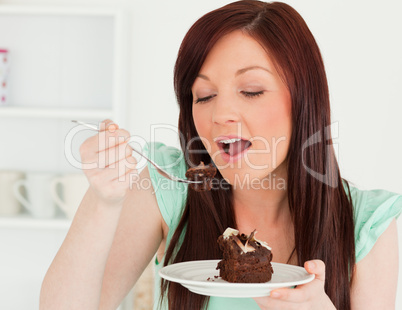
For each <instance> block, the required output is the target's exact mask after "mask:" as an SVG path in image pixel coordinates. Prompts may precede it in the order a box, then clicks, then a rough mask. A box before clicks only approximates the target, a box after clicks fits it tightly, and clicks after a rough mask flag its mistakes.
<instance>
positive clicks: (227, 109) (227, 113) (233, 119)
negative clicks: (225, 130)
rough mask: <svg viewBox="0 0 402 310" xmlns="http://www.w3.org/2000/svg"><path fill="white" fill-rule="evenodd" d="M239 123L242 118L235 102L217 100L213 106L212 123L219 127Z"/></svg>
mask: <svg viewBox="0 0 402 310" xmlns="http://www.w3.org/2000/svg"><path fill="white" fill-rule="evenodd" d="M239 121H240V116H239V111H238V109H237V108H236V103H235V100H230V98H216V100H215V102H214V106H213V112H212V122H213V123H214V124H218V125H225V124H231V123H238V122H239Z"/></svg>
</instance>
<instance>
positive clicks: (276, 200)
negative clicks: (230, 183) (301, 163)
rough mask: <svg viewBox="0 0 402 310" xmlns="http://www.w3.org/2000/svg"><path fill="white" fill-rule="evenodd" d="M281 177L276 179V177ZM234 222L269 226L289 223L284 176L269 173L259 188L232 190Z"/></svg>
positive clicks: (246, 187) (249, 187)
mask: <svg viewBox="0 0 402 310" xmlns="http://www.w3.org/2000/svg"><path fill="white" fill-rule="evenodd" d="M279 175H280V176H281V177H278V176H279ZM233 198H234V210H235V215H236V221H237V222H238V223H239V220H240V219H241V221H242V222H243V223H244V222H250V223H251V224H252V225H256V224H258V223H261V224H263V223H264V224H269V225H271V226H277V225H280V223H283V221H289V219H290V212H289V204H288V191H287V184H286V178H285V177H284V174H281V173H279V174H276V173H271V174H270V175H268V176H267V177H266V178H265V179H264V180H262V182H261V183H260V184H259V186H251V185H250V186H244V187H243V188H239V189H234V190H233Z"/></svg>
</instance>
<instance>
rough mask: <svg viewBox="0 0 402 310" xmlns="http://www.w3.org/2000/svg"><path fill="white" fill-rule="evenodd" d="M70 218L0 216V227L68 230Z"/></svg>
mask: <svg viewBox="0 0 402 310" xmlns="http://www.w3.org/2000/svg"><path fill="white" fill-rule="evenodd" d="M70 225H71V220H68V219H36V218H32V217H28V216H22V215H21V216H15V217H0V229H1V228H9V229H10V228H11V229H50V230H54V229H60V230H68V229H69V227H70Z"/></svg>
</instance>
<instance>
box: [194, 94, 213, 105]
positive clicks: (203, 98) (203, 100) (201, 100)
mask: <svg viewBox="0 0 402 310" xmlns="http://www.w3.org/2000/svg"><path fill="white" fill-rule="evenodd" d="M215 96H216V95H211V96H207V97H202V98H197V99H196V100H195V103H203V102H207V101H209V100H211V99H212V98H213V97H215Z"/></svg>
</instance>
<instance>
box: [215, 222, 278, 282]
mask: <svg viewBox="0 0 402 310" xmlns="http://www.w3.org/2000/svg"><path fill="white" fill-rule="evenodd" d="M255 233H256V231H255V230H254V231H253V232H252V233H251V234H250V235H245V234H239V231H238V230H236V229H233V228H227V229H226V230H225V232H224V233H223V235H221V236H219V238H218V244H219V247H220V249H221V250H222V251H223V259H222V260H221V261H220V262H219V263H218V266H217V268H216V269H219V275H220V276H221V277H222V279H223V280H226V281H228V282H235V283H263V282H268V281H270V280H271V278H272V273H273V272H274V271H273V269H272V265H271V261H272V253H271V248H270V247H269V246H268V244H267V243H265V242H263V241H260V240H257V239H255V238H254V234H255Z"/></svg>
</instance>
